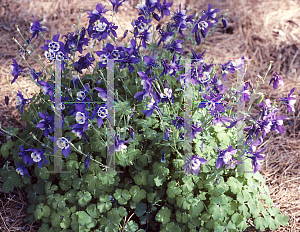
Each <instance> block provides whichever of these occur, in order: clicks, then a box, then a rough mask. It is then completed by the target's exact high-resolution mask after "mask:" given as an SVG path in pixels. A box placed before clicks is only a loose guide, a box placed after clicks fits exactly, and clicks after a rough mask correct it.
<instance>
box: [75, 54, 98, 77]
mask: <svg viewBox="0 0 300 232" xmlns="http://www.w3.org/2000/svg"><path fill="white" fill-rule="evenodd" d="M94 60H95V58H94V57H90V53H87V54H86V55H85V56H80V58H79V60H78V61H76V62H75V63H74V69H75V70H76V71H77V72H79V73H80V74H82V71H81V70H82V69H87V68H88V67H90V66H91V64H92V63H93V62H94Z"/></svg>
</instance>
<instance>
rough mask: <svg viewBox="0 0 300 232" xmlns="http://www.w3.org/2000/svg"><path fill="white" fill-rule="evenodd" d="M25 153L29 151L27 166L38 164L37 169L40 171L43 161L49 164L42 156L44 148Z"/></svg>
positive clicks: (32, 149)
mask: <svg viewBox="0 0 300 232" xmlns="http://www.w3.org/2000/svg"><path fill="white" fill-rule="evenodd" d="M25 151H31V154H30V159H29V161H28V163H29V164H33V163H38V165H39V167H40V168H41V169H42V165H43V160H44V162H45V163H46V164H49V162H48V161H47V160H46V158H45V156H44V152H45V151H44V147H43V148H42V149H40V150H38V149H36V148H31V149H27V150H25Z"/></svg>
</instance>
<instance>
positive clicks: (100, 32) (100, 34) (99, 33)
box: [87, 17, 118, 42]
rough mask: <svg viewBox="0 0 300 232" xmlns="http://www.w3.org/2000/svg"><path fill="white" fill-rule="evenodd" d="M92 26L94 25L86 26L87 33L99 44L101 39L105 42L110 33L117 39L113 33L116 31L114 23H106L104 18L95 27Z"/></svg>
mask: <svg viewBox="0 0 300 232" xmlns="http://www.w3.org/2000/svg"><path fill="white" fill-rule="evenodd" d="M93 26H94V24H92V25H89V26H88V29H87V30H88V33H89V35H90V37H92V38H93V39H97V40H98V41H99V42H101V40H102V39H103V40H105V39H106V38H107V36H108V35H109V36H111V33H112V34H113V36H114V37H116V38H118V36H117V34H116V31H115V30H116V29H118V26H115V24H114V23H110V22H108V21H107V19H106V18H104V17H102V18H101V19H100V22H98V23H97V24H96V27H93Z"/></svg>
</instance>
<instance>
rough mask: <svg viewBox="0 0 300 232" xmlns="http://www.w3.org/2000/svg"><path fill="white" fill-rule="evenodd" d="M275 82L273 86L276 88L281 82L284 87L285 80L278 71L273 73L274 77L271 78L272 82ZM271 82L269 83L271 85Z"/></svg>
mask: <svg viewBox="0 0 300 232" xmlns="http://www.w3.org/2000/svg"><path fill="white" fill-rule="evenodd" d="M273 81H274V83H273V88H274V89H275V90H276V89H277V88H278V84H280V85H281V86H282V87H284V83H283V80H282V77H280V76H278V73H277V72H274V73H273V77H272V78H271V80H270V84H271V83H272V82H273ZM270 84H269V85H270Z"/></svg>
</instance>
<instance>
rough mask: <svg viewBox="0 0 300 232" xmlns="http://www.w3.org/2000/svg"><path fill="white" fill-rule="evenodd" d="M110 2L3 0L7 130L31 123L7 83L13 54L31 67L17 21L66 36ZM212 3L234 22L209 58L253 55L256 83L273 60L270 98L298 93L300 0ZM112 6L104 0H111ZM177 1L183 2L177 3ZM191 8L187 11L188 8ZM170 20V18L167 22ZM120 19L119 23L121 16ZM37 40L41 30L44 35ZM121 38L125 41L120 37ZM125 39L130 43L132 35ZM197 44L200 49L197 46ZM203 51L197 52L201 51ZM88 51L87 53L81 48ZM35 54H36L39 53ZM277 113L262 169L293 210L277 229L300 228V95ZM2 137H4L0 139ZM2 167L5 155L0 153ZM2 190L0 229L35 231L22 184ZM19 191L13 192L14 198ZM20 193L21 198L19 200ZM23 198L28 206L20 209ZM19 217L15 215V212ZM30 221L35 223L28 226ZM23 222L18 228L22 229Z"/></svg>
mask: <svg viewBox="0 0 300 232" xmlns="http://www.w3.org/2000/svg"><path fill="white" fill-rule="evenodd" d="M99 2H101V3H105V1H75V0H73V1H72V0H69V1H63V0H57V1H54V2H49V1H42V0H40V1H39V2H37V1H28V0H27V1H25V0H23V1H0V41H1V42H0V60H1V62H0V63H1V65H0V68H1V71H0V73H1V75H0V86H1V91H0V99H1V102H0V112H1V122H0V123H1V124H2V127H3V128H6V127H7V126H9V125H12V126H14V127H19V128H24V126H26V123H24V122H21V121H20V115H19V113H18V111H17V110H16V109H15V107H14V104H15V102H14V101H13V100H12V99H13V98H14V97H15V95H13V93H12V92H11V89H10V88H9V86H8V85H7V83H6V78H8V80H9V82H11V80H12V79H13V77H12V76H11V75H9V73H10V69H9V65H10V64H12V60H11V57H13V58H14V59H15V60H16V61H17V62H18V64H19V65H21V68H24V69H26V70H28V69H27V65H26V63H25V62H24V61H23V60H22V58H21V57H20V56H19V55H18V50H19V47H18V45H17V44H16V43H15V42H14V41H13V40H11V38H12V37H15V38H16V39H17V40H18V41H19V42H20V43H21V44H22V45H23V44H24V42H23V40H22V38H21V37H20V35H19V34H18V32H17V30H16V28H15V25H16V24H17V25H18V26H19V28H20V30H21V33H22V34H23V36H24V37H25V39H27V38H31V34H30V32H29V27H30V23H31V22H33V19H32V17H31V15H34V17H35V18H36V19H37V20H38V21H39V22H41V25H42V26H46V27H47V29H48V31H50V34H49V33H46V34H45V37H46V39H50V36H51V35H52V36H53V35H55V34H57V33H60V40H61V41H62V38H61V36H62V35H64V34H67V32H74V31H75V28H74V27H73V26H72V24H73V23H75V24H77V17H78V15H79V10H80V9H83V14H82V17H81V24H80V28H81V27H83V26H84V27H86V26H87V25H88V19H87V16H88V15H87V11H90V10H93V9H94V8H95V6H96V4H97V3H99ZM180 2H181V3H182V5H183V6H185V5H187V6H188V8H189V7H190V6H191V4H192V1H184V0H183V1H180ZM210 2H211V3H212V4H213V8H214V9H216V8H220V9H221V10H222V11H221V12H219V13H218V15H221V14H222V13H225V10H226V9H228V10H229V13H228V15H227V19H228V22H229V28H228V29H227V30H226V29H223V28H222V27H221V26H218V27H217V28H216V30H215V32H214V33H213V34H212V35H211V37H210V38H209V39H208V40H207V41H206V43H205V45H204V46H203V49H202V50H201V53H202V52H203V50H204V49H206V53H205V54H206V57H207V60H208V61H209V62H210V61H212V59H213V58H215V60H214V63H217V64H219V63H222V64H224V63H225V62H227V61H228V59H229V58H240V57H242V56H243V55H245V56H246V57H247V58H251V59H252V61H251V62H250V61H248V69H247V74H246V77H245V80H248V79H250V80H251V81H252V83H255V80H256V76H257V75H260V76H264V74H265V72H266V70H267V68H268V65H269V62H270V61H273V65H272V68H271V70H270V72H269V75H268V76H267V81H266V83H265V85H264V86H263V87H262V89H261V92H264V93H266V94H267V98H269V99H270V100H271V101H272V102H273V101H274V100H276V99H277V98H278V97H287V94H288V93H289V92H290V90H291V89H292V88H293V87H295V92H294V93H293V94H295V95H296V97H299V92H300V91H299V89H300V82H299V81H300V77H299V71H300V66H299V63H300V62H299V61H300V56H299V43H300V15H299V9H300V3H299V1H271V0H267V1H266V0H265V1H258V0H252V1H241V0H239V1H229V0H228V1H225V0H212V1H210ZM136 4H137V1H129V2H126V3H124V4H123V6H122V7H120V10H119V13H118V17H119V19H120V21H121V26H122V28H123V29H124V30H126V29H130V30H131V25H130V22H131V20H132V19H133V18H134V17H136V15H137V12H138V11H137V9H135V8H134V6H135V5H136ZM208 4H209V2H206V1H203V0H197V1H196V3H194V7H192V9H193V10H192V12H191V13H194V12H195V10H198V11H199V12H200V11H201V10H204V9H207V6H208ZM106 5H107V4H106ZM178 5H179V1H178V2H176V1H175V3H174V5H173V7H172V10H173V11H175V9H178V8H175V6H178ZM191 13H189V15H190V14H191ZM164 22H165V21H164ZM116 25H118V26H119V24H118V23H117V22H116ZM117 32H118V35H119V37H122V35H123V30H122V29H121V28H120V27H119V29H118V31H117ZM39 38H40V36H39ZM43 41H44V40H43V39H38V40H36V39H34V40H33V47H34V48H35V49H36V51H37V53H38V54H39V55H40V56H41V57H42V59H43V61H44V63H45V64H46V59H45V57H44V54H43V51H42V50H41V49H39V46H43V45H44V42H43ZM117 41H118V43H119V42H121V40H120V39H118V40H117ZM127 42H128V41H127ZM101 48H102V47H101V46H100V45H97V46H96V49H95V50H96V51H97V50H100V49H101ZM191 48H193V47H192V46H187V47H185V48H184V51H185V54H187V53H189V51H190V49H191ZM198 48H199V47H197V49H198ZM199 53H200V51H198V50H197V54H199ZM84 54H85V53H84ZM34 57H36V55H35V56H34ZM27 62H28V63H29V64H30V65H31V67H33V68H34V69H35V70H38V71H40V66H39V65H37V63H36V61H35V60H34V59H32V58H30V57H29V59H27ZM274 71H275V72H278V73H279V74H280V76H282V77H283V80H284V84H285V85H284V87H281V86H279V88H278V89H277V90H276V91H274V89H273V87H272V85H269V80H270V76H271V74H272V73H273V72H274ZM235 80H236V77H235V76H229V79H228V81H226V82H225V85H226V86H227V87H230V85H231V84H232V83H234V82H235ZM18 84H19V85H20V87H21V88H22V89H23V90H25V89H28V92H27V94H28V96H29V97H31V96H33V94H34V93H35V91H39V88H38V87H36V86H35V85H33V83H32V82H31V81H30V80H29V79H27V77H19V78H18ZM10 87H11V88H12V89H13V91H15V92H16V91H17V90H19V87H18V85H17V84H13V85H12V86H10ZM4 96H10V99H11V103H10V105H9V106H6V105H5V104H4ZM279 110H280V111H279V115H284V116H287V117H289V118H290V120H286V122H285V123H284V126H285V129H286V133H285V134H281V133H279V134H276V133H275V132H273V131H272V132H271V133H269V134H268V135H267V137H266V139H265V140H264V141H268V148H267V149H266V150H265V154H266V160H265V162H264V163H263V165H262V170H261V173H262V175H263V176H264V178H265V179H266V182H267V185H269V188H270V193H271V198H272V200H273V201H274V204H275V205H276V206H277V207H279V209H280V211H281V213H283V214H285V215H289V216H290V218H291V219H290V221H289V226H288V227H279V228H278V229H277V230H276V231H300V217H299V215H300V187H299V186H300V185H299V183H300V176H299V174H300V167H299V166H300V165H299V161H300V155H299V148H300V144H299V142H298V141H299V101H298V102H297V103H296V105H295V112H293V113H292V114H289V113H288V111H287V109H286V107H284V106H282V107H280V108H279ZM258 113H259V111H258V110H254V111H253V112H252V115H255V116H256V115H258ZM0 139H1V140H2V141H4V137H3V136H2V137H0ZM1 160H2V161H1V162H2V163H1V167H2V166H3V164H4V162H5V160H6V159H3V158H2V159H1ZM0 194H1V204H2V206H1V205H0V208H1V210H0V216H1V218H0V230H1V231H37V230H35V229H36V228H37V225H36V224H33V226H32V227H30V228H29V229H28V230H26V229H25V223H24V221H23V217H24V216H25V215H26V208H27V206H28V202H27V201H26V194H25V192H24V190H22V189H15V191H14V192H13V193H10V194H5V193H3V192H1V193H0ZM13 196H14V197H13ZM22 197H23V199H24V200H22ZM18 204H23V205H22V206H20V207H21V208H18V207H19V206H18ZM15 215H18V217H17V219H16V216H15ZM29 226H30V225H29ZM18 228H20V230H18Z"/></svg>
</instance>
